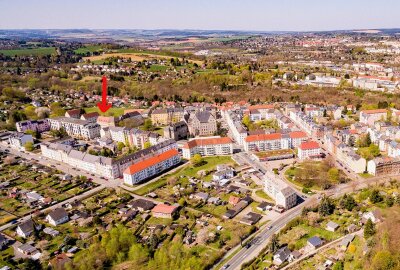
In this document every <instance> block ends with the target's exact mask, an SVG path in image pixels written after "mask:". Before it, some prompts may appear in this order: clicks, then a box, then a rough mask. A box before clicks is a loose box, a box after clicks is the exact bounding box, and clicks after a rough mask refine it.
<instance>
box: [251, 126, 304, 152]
mask: <svg viewBox="0 0 400 270" xmlns="http://www.w3.org/2000/svg"><path fill="white" fill-rule="evenodd" d="M306 140H307V134H306V133H305V132H303V131H293V132H290V133H271V134H255V135H250V136H247V137H246V139H245V144H244V149H245V150H246V151H269V150H280V149H291V148H295V147H297V146H298V145H299V144H300V143H302V142H304V141H306Z"/></svg>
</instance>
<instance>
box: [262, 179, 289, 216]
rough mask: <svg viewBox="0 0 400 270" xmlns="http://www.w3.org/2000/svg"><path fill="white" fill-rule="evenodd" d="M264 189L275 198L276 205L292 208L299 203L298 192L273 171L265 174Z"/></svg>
mask: <svg viewBox="0 0 400 270" xmlns="http://www.w3.org/2000/svg"><path fill="white" fill-rule="evenodd" d="M263 181H264V191H265V193H267V194H268V196H270V197H271V198H273V199H274V200H275V203H276V205H278V206H281V207H283V208H285V209H290V208H292V207H294V206H296V204H297V194H296V192H295V191H294V190H293V188H291V187H289V186H288V185H287V184H286V183H285V182H284V181H283V180H281V179H279V178H278V176H276V175H275V174H273V173H270V172H269V173H267V174H265V175H264V179H263Z"/></svg>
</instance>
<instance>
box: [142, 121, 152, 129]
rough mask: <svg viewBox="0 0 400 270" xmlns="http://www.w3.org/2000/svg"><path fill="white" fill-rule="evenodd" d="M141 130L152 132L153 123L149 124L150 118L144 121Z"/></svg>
mask: <svg viewBox="0 0 400 270" xmlns="http://www.w3.org/2000/svg"><path fill="white" fill-rule="evenodd" d="M143 129H144V130H152V129H153V123H152V122H151V119H150V118H148V119H146V120H144V124H143Z"/></svg>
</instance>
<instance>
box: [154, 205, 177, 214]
mask: <svg viewBox="0 0 400 270" xmlns="http://www.w3.org/2000/svg"><path fill="white" fill-rule="evenodd" d="M176 209H178V207H176V206H173V205H167V204H163V203H161V204H157V205H156V207H154V208H153V210H151V212H153V213H162V214H172V213H174V212H175V211H176Z"/></svg>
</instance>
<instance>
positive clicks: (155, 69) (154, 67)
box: [149, 65, 168, 72]
mask: <svg viewBox="0 0 400 270" xmlns="http://www.w3.org/2000/svg"><path fill="white" fill-rule="evenodd" d="M167 68H168V67H167V66H162V65H151V66H150V68H149V70H150V71H153V72H165V71H166V70H167Z"/></svg>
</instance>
